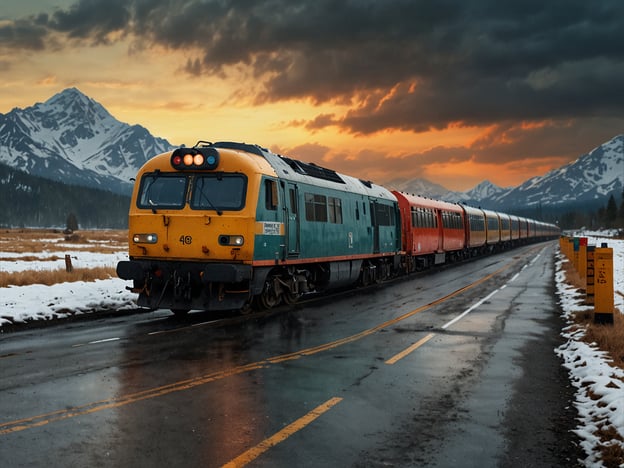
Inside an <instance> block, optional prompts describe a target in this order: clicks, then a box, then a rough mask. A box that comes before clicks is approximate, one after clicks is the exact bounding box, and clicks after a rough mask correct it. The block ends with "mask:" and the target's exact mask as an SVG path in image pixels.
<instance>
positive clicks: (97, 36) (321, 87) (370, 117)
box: [0, 0, 624, 134]
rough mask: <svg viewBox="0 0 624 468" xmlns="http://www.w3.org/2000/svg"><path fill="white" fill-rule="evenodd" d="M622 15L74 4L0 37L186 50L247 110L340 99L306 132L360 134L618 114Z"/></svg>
mask: <svg viewBox="0 0 624 468" xmlns="http://www.w3.org/2000/svg"><path fill="white" fill-rule="evenodd" d="M623 17H624V2H621V1H620V0H602V1H600V2H587V1H586V0H553V1H548V2H535V1H525V0H523V1H514V2H501V1H500V0H475V1H470V2H466V1H464V0H442V1H436V2H431V1H426V0H420V1H413V0H389V1H372V0H370V1H346V2H335V1H332V0H318V1H313V2H310V1H303V0H299V1H297V0H264V1H255V2H242V1H234V0H232V1H222V0H219V1H217V0H212V1H210V0H209V1H199V0H174V1H171V0H167V1H165V0H154V1H149V2H147V1H143V0H112V1H111V0H80V1H78V2H76V3H75V4H74V5H72V6H71V7H70V8H68V9H65V10H56V11H55V12H43V13H42V14H41V15H38V16H32V17H29V18H23V19H19V20H16V21H12V22H8V23H6V22H5V23H4V24H0V39H2V42H3V43H5V44H9V46H10V47H13V48H16V49H19V48H22V49H28V50H41V49H43V48H45V47H47V42H46V41H47V39H49V38H55V37H59V35H61V37H62V36H64V37H66V38H67V39H70V40H71V41H73V43H76V42H78V43H84V44H89V45H93V44H103V43H104V44H106V43H111V42H114V41H117V40H120V39H122V38H123V39H128V38H132V41H133V44H132V46H131V49H132V50H140V49H141V47H149V46H150V45H152V44H153V45H158V46H161V47H164V48H165V49H167V50H171V51H182V52H184V53H185V55H186V56H185V58H184V62H185V64H183V65H182V66H181V68H182V69H184V70H186V71H187V72H188V73H191V74H193V75H194V76H197V75H201V74H213V75H215V74H216V75H219V76H223V77H225V76H227V72H228V69H230V68H236V70H237V72H240V70H241V69H242V70H245V71H246V72H247V74H248V75H247V76H248V78H249V79H250V80H254V89H255V87H256V86H258V85H259V86H260V89H259V91H258V92H255V103H256V104H258V105H259V104H263V103H268V102H279V101H285V100H308V101H309V102H311V103H313V104H322V103H326V102H331V103H336V104H341V105H344V106H346V110H345V112H344V115H328V114H321V115H319V116H318V117H317V118H316V119H314V120H312V121H310V122H306V123H304V124H303V125H304V126H305V127H306V128H307V129H308V130H312V131H317V130H321V129H322V128H324V127H326V126H339V127H340V128H341V129H343V130H345V131H348V132H351V133H354V134H371V133H375V132H380V131H384V130H403V131H410V132H425V131H428V130H430V129H444V128H448V127H449V126H452V125H458V124H460V125H491V124H493V123H499V122H501V121H509V120H516V121H517V120H524V121H541V120H547V119H553V120H565V119H568V118H590V117H596V116H606V117H613V116H619V117H621V116H622V115H623V112H624V101H623V100H622V99H618V98H617V97H618V96H621V95H623V94H624V80H622V79H621V76H623V72H624V48H622V47H621V44H623V43H624V27H623V26H622V18H623ZM189 55H191V56H192V58H189ZM248 86H249V82H246V83H245V82H242V81H241V85H240V88H241V90H240V92H239V93H235V94H234V96H237V95H238V96H244V95H245V93H244V90H245V89H247V87H248Z"/></svg>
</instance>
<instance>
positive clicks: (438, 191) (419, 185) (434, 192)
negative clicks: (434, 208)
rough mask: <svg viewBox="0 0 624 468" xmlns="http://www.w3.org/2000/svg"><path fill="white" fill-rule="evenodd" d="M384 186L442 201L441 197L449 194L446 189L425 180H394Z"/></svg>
mask: <svg viewBox="0 0 624 468" xmlns="http://www.w3.org/2000/svg"><path fill="white" fill-rule="evenodd" d="M384 185H385V186H386V187H388V188H389V189H391V190H397V191H399V192H405V193H410V194H413V195H420V196H424V197H429V198H439V199H443V197H444V196H445V195H446V194H448V193H449V191H448V189H447V188H444V187H443V186H441V185H438V184H435V183H433V182H430V181H428V180H427V179H394V180H392V181H390V182H388V183H386V184H384Z"/></svg>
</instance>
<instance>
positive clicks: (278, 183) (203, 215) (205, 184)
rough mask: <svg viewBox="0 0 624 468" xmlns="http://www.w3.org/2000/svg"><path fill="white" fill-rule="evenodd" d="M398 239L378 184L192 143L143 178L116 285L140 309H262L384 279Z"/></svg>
mask: <svg viewBox="0 0 624 468" xmlns="http://www.w3.org/2000/svg"><path fill="white" fill-rule="evenodd" d="M400 240H401V233H400V219H399V211H398V205H397V199H396V197H395V196H394V195H393V194H392V193H390V192H389V191H388V190H387V189H385V188H383V187H381V186H379V185H376V184H373V183H371V182H369V181H364V180H360V179H356V178H353V177H349V176H346V175H342V174H338V173H336V172H335V171H332V170H330V169H326V168H323V167H320V166H317V165H315V164H308V163H303V162H301V161H297V160H294V159H291V158H287V157H284V156H281V155H278V154H275V153H272V152H270V151H268V150H267V149H265V148H262V147H260V146H257V145H250V144H245V143H234V142H219V143H209V142H201V141H200V142H199V143H198V144H197V145H195V146H194V147H192V148H186V147H182V148H177V149H175V150H174V151H171V152H168V153H164V154H161V155H158V156H155V157H154V158H152V159H150V160H149V161H148V162H147V163H146V164H145V165H144V166H143V167H142V168H141V169H140V170H139V173H138V175H137V179H136V183H135V187H134V190H133V194H132V201H131V206H130V212H129V257H130V258H129V260H128V261H122V262H119V264H118V265H117V274H118V275H119V277H120V278H122V279H126V280H132V281H133V287H132V290H133V291H135V292H137V293H139V298H138V304H139V305H140V306H144V307H149V308H168V309H171V310H173V311H174V312H175V313H185V312H187V311H188V310H190V309H202V310H224V309H237V308H241V307H243V306H245V305H246V304H250V303H251V302H252V300H255V302H257V303H258V304H259V305H261V306H262V307H266V308H269V307H273V306H276V305H277V304H279V303H281V302H284V303H292V302H294V301H296V300H297V299H298V298H299V297H300V296H301V295H302V294H305V293H307V292H315V291H318V292H320V291H324V290H327V289H330V288H337V287H343V286H349V285H352V284H355V283H357V282H360V283H362V284H367V283H371V282H375V281H380V280H382V279H385V278H388V277H389V276H391V275H392V274H393V272H395V271H396V270H397V269H398V268H399V266H400V265H399V264H400V261H401V258H400V250H401V245H400Z"/></svg>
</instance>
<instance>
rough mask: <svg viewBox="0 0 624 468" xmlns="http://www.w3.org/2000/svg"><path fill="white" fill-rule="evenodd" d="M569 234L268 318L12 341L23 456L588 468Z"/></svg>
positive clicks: (7, 396)
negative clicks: (560, 258)
mask: <svg viewBox="0 0 624 468" xmlns="http://www.w3.org/2000/svg"><path fill="white" fill-rule="evenodd" d="M554 248H555V246H554V243H548V244H540V245H537V246H530V247H523V248H519V249H516V250H514V251H512V252H508V253H506V254H501V255H494V256H490V257H487V258H483V259H479V260H476V261H474V262H470V263H468V264H464V265H461V266H455V267H452V268H447V269H444V270H442V271H439V272H436V273H432V274H429V275H426V276H421V277H418V278H415V279H410V280H400V281H397V282H395V283H393V284H391V285H386V286H384V287H380V288H376V289H374V290H370V291H365V292H363V291H359V292H353V293H349V294H346V295H344V294H343V295H338V296H334V297H331V298H326V299H323V300H320V301H316V302H312V303H306V304H302V305H298V306H297V307H295V308H293V309H290V310H289V311H279V312H277V313H274V314H271V315H268V316H258V317H252V318H246V319H245V320H240V319H224V318H223V317H216V318H215V317H214V316H213V315H211V314H208V313H192V314H190V315H189V316H188V317H187V318H186V319H184V320H179V319H175V318H173V317H172V316H170V315H169V314H168V313H167V312H166V311H156V312H153V313H149V314H140V315H131V316H124V317H116V318H102V319H98V320H94V321H85V322H78V323H65V324H59V325H55V326H52V327H46V328H41V329H32V330H25V331H19V332H16V333H6V334H2V335H1V336H0V372H1V376H2V379H1V381H0V460H2V465H3V466H7V467H13V466H16V467H17V466H29V467H32V466H95V465H97V466H136V467H143V466H145V467H148V466H149V467H153V466H202V467H212V466H224V465H228V466H252V467H293V466H302V467H317V466H319V467H320V466H361V467H365V466H480V467H483V466H573V465H574V460H575V459H576V458H575V451H574V450H575V446H574V441H573V440H572V439H571V435H570V433H569V430H570V429H572V424H573V418H574V414H573V413H572V412H571V410H570V408H569V406H570V398H571V396H572V390H571V389H570V388H569V387H568V386H567V385H566V382H567V378H566V375H565V373H564V372H563V370H562V368H561V366H560V363H559V361H558V358H557V357H556V356H555V355H554V352H553V349H554V347H556V346H557V345H558V344H559V337H558V333H559V330H560V328H561V322H560V321H559V314H558V311H557V307H556V304H555V298H554V293H553V253H554Z"/></svg>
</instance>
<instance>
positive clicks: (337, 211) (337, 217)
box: [327, 197, 342, 224]
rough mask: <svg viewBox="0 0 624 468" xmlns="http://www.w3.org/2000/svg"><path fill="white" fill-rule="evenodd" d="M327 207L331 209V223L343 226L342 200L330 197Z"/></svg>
mask: <svg viewBox="0 0 624 468" xmlns="http://www.w3.org/2000/svg"><path fill="white" fill-rule="evenodd" d="M327 206H328V208H329V222H330V223H334V224H342V200H340V198H334V197H329V198H328V200H327Z"/></svg>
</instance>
